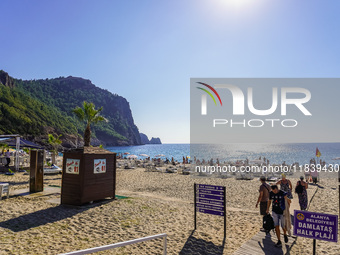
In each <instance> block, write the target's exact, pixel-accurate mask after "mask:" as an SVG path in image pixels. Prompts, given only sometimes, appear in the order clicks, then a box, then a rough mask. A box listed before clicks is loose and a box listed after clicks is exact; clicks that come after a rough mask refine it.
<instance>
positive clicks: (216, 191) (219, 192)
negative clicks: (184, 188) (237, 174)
mask: <svg viewBox="0 0 340 255" xmlns="http://www.w3.org/2000/svg"><path fill="white" fill-rule="evenodd" d="M198 192H199V193H200V194H207V195H209V194H211V195H220V196H223V195H224V192H223V190H221V191H220V190H209V189H208V190H207V189H198Z"/></svg>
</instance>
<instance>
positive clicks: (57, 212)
mask: <svg viewBox="0 0 340 255" xmlns="http://www.w3.org/2000/svg"><path fill="white" fill-rule="evenodd" d="M111 201H113V200H106V201H99V202H96V203H93V204H88V205H83V206H63V205H59V206H56V207H51V208H48V209H44V210H40V211H36V212H33V213H29V214H26V215H22V216H19V217H17V218H14V219H10V220H7V221H3V222H0V227H2V228H7V229H10V230H12V231H13V232H20V231H25V230H28V229H30V228H35V227H39V226H42V225H45V224H47V223H53V222H57V221H60V220H63V219H66V218H69V217H72V216H74V215H76V214H78V213H82V212H84V211H87V210H88V209H90V208H94V207H97V206H100V205H102V204H103V203H109V202H111Z"/></svg>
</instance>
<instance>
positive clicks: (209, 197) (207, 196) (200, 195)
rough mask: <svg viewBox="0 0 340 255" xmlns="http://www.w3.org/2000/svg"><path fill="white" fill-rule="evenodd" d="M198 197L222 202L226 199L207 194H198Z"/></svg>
mask: <svg viewBox="0 0 340 255" xmlns="http://www.w3.org/2000/svg"><path fill="white" fill-rule="evenodd" d="M198 197H200V198H207V199H212V200H217V201H222V200H223V199H224V198H223V197H221V196H213V195H206V194H200V193H198Z"/></svg>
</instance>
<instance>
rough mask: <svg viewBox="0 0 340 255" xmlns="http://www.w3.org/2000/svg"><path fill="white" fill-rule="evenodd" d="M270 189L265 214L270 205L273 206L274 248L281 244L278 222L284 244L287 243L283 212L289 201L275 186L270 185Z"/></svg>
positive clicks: (284, 193) (285, 194)
mask: <svg viewBox="0 0 340 255" xmlns="http://www.w3.org/2000/svg"><path fill="white" fill-rule="evenodd" d="M271 188H272V191H271V192H270V193H269V202H268V206H267V211H266V213H269V208H270V205H271V204H273V206H272V216H273V220H274V226H275V232H276V236H277V240H278V242H277V243H276V244H275V246H276V247H281V246H282V243H281V237H280V222H281V227H282V229H283V235H284V240H285V243H288V236H287V233H286V229H285V228H284V217H283V211H284V210H285V208H286V200H287V202H288V204H290V199H289V198H287V193H286V192H284V191H282V190H279V189H278V187H277V185H272V186H271ZM272 201H273V202H272Z"/></svg>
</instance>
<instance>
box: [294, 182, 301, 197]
mask: <svg viewBox="0 0 340 255" xmlns="http://www.w3.org/2000/svg"><path fill="white" fill-rule="evenodd" d="M302 192H303V186H302V185H301V182H300V181H299V185H297V186H296V187H295V193H298V194H301V193H302Z"/></svg>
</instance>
